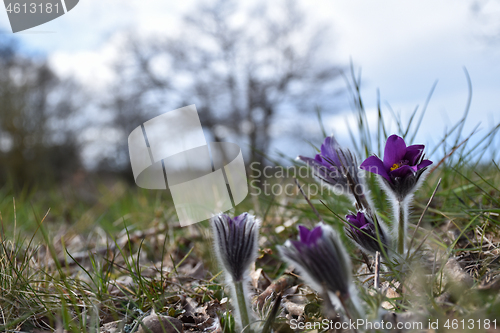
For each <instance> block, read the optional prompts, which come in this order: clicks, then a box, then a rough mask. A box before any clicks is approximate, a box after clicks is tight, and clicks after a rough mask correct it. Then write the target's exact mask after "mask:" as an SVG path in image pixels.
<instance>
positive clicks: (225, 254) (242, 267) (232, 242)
mask: <svg viewBox="0 0 500 333" xmlns="http://www.w3.org/2000/svg"><path fill="white" fill-rule="evenodd" d="M210 222H211V224H212V228H213V231H214V241H215V253H216V254H217V257H218V259H219V262H220V264H221V265H222V266H223V267H224V268H225V270H226V272H227V273H228V274H229V276H231V277H232V278H233V281H235V282H238V281H242V280H243V278H244V275H245V272H246V270H247V269H248V267H249V266H250V264H251V263H252V262H254V261H255V259H256V258H257V248H258V235H259V222H258V220H256V219H255V217H254V216H252V215H250V214H248V213H243V214H241V215H239V216H235V217H234V218H231V217H229V215H227V214H219V215H217V216H215V217H213V218H212V219H211V220H210Z"/></svg>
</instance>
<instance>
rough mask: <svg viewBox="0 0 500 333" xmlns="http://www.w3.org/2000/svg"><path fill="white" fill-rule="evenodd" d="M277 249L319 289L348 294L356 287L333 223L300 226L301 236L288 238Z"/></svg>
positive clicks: (305, 278) (349, 264) (325, 291)
mask: <svg viewBox="0 0 500 333" xmlns="http://www.w3.org/2000/svg"><path fill="white" fill-rule="evenodd" d="M278 249H279V252H280V255H281V257H282V258H283V259H284V260H285V261H286V262H288V263H289V264H290V265H292V266H294V267H295V268H297V269H298V270H299V271H300V274H301V276H302V277H303V278H304V280H305V281H306V282H307V283H308V284H310V285H311V287H312V288H314V289H315V290H316V291H318V292H320V293H332V294H333V295H337V296H338V297H339V298H341V299H348V298H349V296H350V293H351V292H352V290H353V289H352V287H351V285H352V276H351V262H350V260H349V257H348V256H347V254H346V252H345V250H344V247H343V244H342V243H341V241H340V238H339V237H338V235H337V233H336V232H335V231H334V230H333V229H332V227H330V226H327V225H325V224H323V223H319V224H318V225H317V226H316V227H315V228H313V229H312V230H309V229H307V228H306V227H304V226H299V240H296V241H287V242H286V243H285V245H283V246H278Z"/></svg>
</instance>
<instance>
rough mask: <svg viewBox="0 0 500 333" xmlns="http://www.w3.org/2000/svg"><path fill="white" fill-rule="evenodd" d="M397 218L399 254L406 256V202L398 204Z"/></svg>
mask: <svg viewBox="0 0 500 333" xmlns="http://www.w3.org/2000/svg"><path fill="white" fill-rule="evenodd" d="M396 210H397V218H398V253H399V254H401V255H402V254H404V251H405V243H406V222H407V221H406V214H405V209H404V200H402V201H398V203H397V208H396Z"/></svg>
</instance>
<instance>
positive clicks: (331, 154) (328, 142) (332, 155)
mask: <svg viewBox="0 0 500 333" xmlns="http://www.w3.org/2000/svg"><path fill="white" fill-rule="evenodd" d="M339 147H340V146H339V144H338V142H337V140H335V138H334V137H333V136H329V137H327V138H326V139H325V141H324V142H323V144H322V145H321V155H322V157H323V159H324V160H325V162H327V163H330V162H333V163H334V164H335V165H337V166H340V165H341V163H340V160H339V157H338V155H337V152H336V150H337V149H338V148H339Z"/></svg>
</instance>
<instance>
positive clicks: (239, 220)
mask: <svg viewBox="0 0 500 333" xmlns="http://www.w3.org/2000/svg"><path fill="white" fill-rule="evenodd" d="M247 215H248V213H243V214H241V215H238V216H235V217H234V218H233V221H234V223H235V224H236V226H240V225H241V223H242V222H244V221H245V220H246V219H247Z"/></svg>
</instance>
